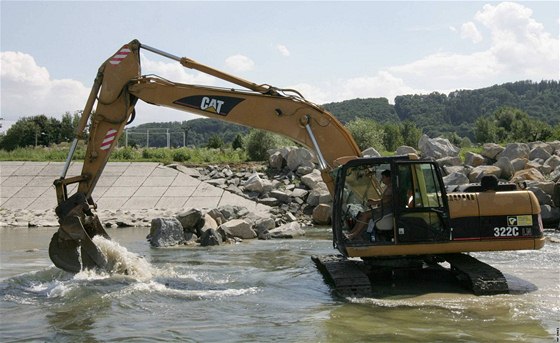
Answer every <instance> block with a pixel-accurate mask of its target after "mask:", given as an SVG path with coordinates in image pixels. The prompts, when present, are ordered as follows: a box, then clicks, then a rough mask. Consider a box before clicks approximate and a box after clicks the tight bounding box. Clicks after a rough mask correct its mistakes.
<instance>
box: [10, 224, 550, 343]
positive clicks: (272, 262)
mask: <svg viewBox="0 0 560 343" xmlns="http://www.w3.org/2000/svg"><path fill="white" fill-rule="evenodd" d="M53 232H54V230H53V229H46V228H40V229H21V228H20V229H7V228H0V263H1V269H0V341H2V342H13V341H26V342H28V341H38V342H44V341H51V342H111V341H181V342H224V341H227V342H264V341H281V342H373V341H381V342H387V341H407V342H408V341H419V342H424V341H429V342H435V341H440V342H504V341H519V342H555V341H556V339H557V333H556V332H557V331H556V330H557V328H558V327H559V325H560V323H559V322H558V321H559V318H560V304H559V301H560V300H559V296H560V288H559V287H560V286H559V284H560V280H559V267H557V264H558V262H559V260H560V249H559V248H560V245H559V244H547V245H546V246H545V248H544V249H543V250H540V251H530V252H516V253H487V254H477V255H476V256H477V257H478V258H480V259H481V260H483V261H485V262H488V263H490V264H492V265H494V266H496V267H498V268H499V269H501V270H502V271H503V272H504V273H505V274H506V276H507V278H508V281H510V282H511V283H512V284H513V285H514V288H515V289H516V292H515V293H516V294H509V295H499V296H485V297H476V296H473V295H470V294H468V293H466V292H464V291H463V290H462V289H461V288H460V287H459V286H457V285H455V284H446V285H442V283H445V282H446V281H443V280H408V281H406V280H404V281H403V280H396V281H395V282H388V283H387V284H386V285H382V286H380V288H379V289H378V290H377V291H376V296H375V297H372V298H362V299H343V298H340V297H337V296H336V295H334V294H332V292H331V290H330V289H329V287H328V286H327V285H325V283H324V281H323V279H322V277H321V275H320V274H319V273H318V272H317V270H316V268H315V266H314V265H313V263H312V261H311V259H310V258H309V256H310V255H313V254H330V253H334V250H332V248H331V247H332V245H331V242H330V240H329V233H328V232H327V230H326V229H324V230H321V229H319V230H317V229H315V230H314V231H310V232H309V234H308V236H307V237H306V238H305V239H302V240H274V241H251V242H249V241H248V242H244V243H242V244H237V245H229V246H220V247H212V248H173V249H151V248H150V247H149V245H148V243H147V242H146V241H145V236H146V234H147V230H145V229H118V230H112V231H109V234H110V235H111V236H112V237H113V240H114V242H118V244H113V243H112V242H109V243H107V242H101V243H99V244H101V245H103V249H104V250H105V251H106V252H107V253H108V254H109V255H110V258H111V261H112V264H113V266H114V268H115V270H117V271H119V272H117V273H113V274H108V273H93V272H89V273H85V272H82V273H79V274H77V275H71V274H68V273H65V272H63V271H60V270H59V269H57V268H55V267H54V266H53V265H52V264H51V262H50V260H49V258H48V254H47V246H48V242H49V240H50V237H51V235H52V234H53ZM556 236H557V237H558V235H556ZM104 244H105V245H104ZM136 254H138V255H136ZM124 271H126V274H125V273H124ZM442 286H444V287H442Z"/></svg>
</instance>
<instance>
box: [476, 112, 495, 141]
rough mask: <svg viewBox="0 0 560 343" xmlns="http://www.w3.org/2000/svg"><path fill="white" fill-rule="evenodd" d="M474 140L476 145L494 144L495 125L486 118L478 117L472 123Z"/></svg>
mask: <svg viewBox="0 0 560 343" xmlns="http://www.w3.org/2000/svg"><path fill="white" fill-rule="evenodd" d="M474 126H475V128H476V131H475V138H476V141H477V142H478V143H481V144H482V143H489V142H496V140H497V137H498V134H497V130H498V128H497V127H496V124H495V123H494V122H493V121H492V120H490V119H489V118H486V117H478V119H477V120H476V122H475V123H474Z"/></svg>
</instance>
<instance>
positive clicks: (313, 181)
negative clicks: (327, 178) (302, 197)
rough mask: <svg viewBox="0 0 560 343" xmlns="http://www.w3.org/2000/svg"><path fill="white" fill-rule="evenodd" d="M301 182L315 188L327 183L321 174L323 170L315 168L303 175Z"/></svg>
mask: <svg viewBox="0 0 560 343" xmlns="http://www.w3.org/2000/svg"><path fill="white" fill-rule="evenodd" d="M301 183H303V184H304V185H306V186H307V187H308V188H309V189H315V188H317V187H319V185H321V184H323V185H325V183H324V182H323V177H322V176H321V172H320V171H319V170H318V169H314V170H313V172H311V173H309V174H307V175H304V176H302V177H301ZM325 187H326V185H325Z"/></svg>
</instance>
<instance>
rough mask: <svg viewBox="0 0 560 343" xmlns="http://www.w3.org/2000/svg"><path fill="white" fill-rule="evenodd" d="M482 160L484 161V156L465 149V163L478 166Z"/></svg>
mask: <svg viewBox="0 0 560 343" xmlns="http://www.w3.org/2000/svg"><path fill="white" fill-rule="evenodd" d="M484 162H486V160H485V159H484V156H482V155H480V154H475V153H474V152H470V151H467V152H466V153H465V164H467V165H469V166H473V167H478V166H480V165H483V164H484Z"/></svg>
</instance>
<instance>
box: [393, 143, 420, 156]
mask: <svg viewBox="0 0 560 343" xmlns="http://www.w3.org/2000/svg"><path fill="white" fill-rule="evenodd" d="M408 154H415V155H418V151H417V150H416V149H414V148H413V147H411V146H408V145H402V146H400V147H398V148H397V150H396V151H395V155H408Z"/></svg>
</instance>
